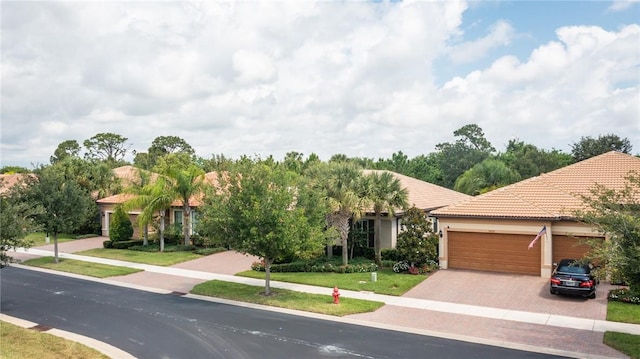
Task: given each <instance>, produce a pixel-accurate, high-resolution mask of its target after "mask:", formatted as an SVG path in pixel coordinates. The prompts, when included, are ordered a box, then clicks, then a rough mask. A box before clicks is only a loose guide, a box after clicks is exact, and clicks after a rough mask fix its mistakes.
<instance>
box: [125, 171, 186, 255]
mask: <svg viewBox="0 0 640 359" xmlns="http://www.w3.org/2000/svg"><path fill="white" fill-rule="evenodd" d="M143 176H144V175H143ZM142 178H146V177H142ZM172 188H173V182H172V181H171V180H169V179H168V178H167V177H165V176H159V177H158V178H157V179H156V180H155V181H153V182H151V181H148V182H147V181H145V180H144V179H141V183H140V186H138V187H137V188H136V189H135V190H131V189H130V190H129V191H132V192H131V193H132V194H133V196H132V197H131V198H130V199H129V200H127V201H126V202H125V203H124V204H123V208H124V209H125V210H131V209H141V210H142V211H141V213H140V214H139V215H138V218H137V224H138V225H139V226H144V227H146V226H148V225H149V223H151V222H153V220H154V219H155V218H156V216H157V217H158V218H159V226H158V227H159V228H158V232H159V233H158V239H159V241H160V252H164V230H165V217H166V212H167V209H169V208H171V203H173V201H174V199H175V197H174V194H173V193H172Z"/></svg>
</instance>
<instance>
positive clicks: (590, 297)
mask: <svg viewBox="0 0 640 359" xmlns="http://www.w3.org/2000/svg"><path fill="white" fill-rule="evenodd" d="M589 299H596V292H595V291H593V293H591V295H590V296H589Z"/></svg>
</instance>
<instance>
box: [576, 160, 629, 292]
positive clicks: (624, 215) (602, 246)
mask: <svg viewBox="0 0 640 359" xmlns="http://www.w3.org/2000/svg"><path fill="white" fill-rule="evenodd" d="M583 199H584V202H585V204H586V205H587V206H588V209H586V210H583V211H579V212H577V214H576V217H577V218H579V219H580V220H581V221H582V222H584V223H587V224H589V225H592V226H594V227H595V228H596V229H597V231H598V232H600V233H602V234H605V235H606V236H607V240H605V241H602V240H600V241H597V240H596V241H590V242H589V244H590V245H591V246H592V249H591V250H590V251H589V253H587V256H586V259H588V260H590V261H592V262H595V263H598V264H600V265H601V266H602V267H603V269H604V270H605V272H609V273H615V274H619V275H620V276H621V277H622V279H623V280H625V281H626V282H627V283H628V284H629V289H630V290H631V291H632V293H635V294H636V295H640V173H636V172H631V173H630V174H629V176H628V177H627V182H626V184H625V186H624V188H623V189H620V190H615V189H611V188H607V187H606V186H604V185H596V186H595V187H594V188H593V189H592V191H591V194H590V195H589V196H584V197H583Z"/></svg>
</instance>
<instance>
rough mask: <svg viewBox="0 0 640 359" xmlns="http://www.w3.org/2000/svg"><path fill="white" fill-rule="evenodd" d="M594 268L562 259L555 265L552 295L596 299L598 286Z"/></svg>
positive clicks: (551, 286)
mask: <svg viewBox="0 0 640 359" xmlns="http://www.w3.org/2000/svg"><path fill="white" fill-rule="evenodd" d="M597 284H598V280H597V279H596V277H595V273H594V271H593V266H592V265H591V264H586V263H582V262H579V261H576V260H575V259H562V260H561V261H560V262H559V263H557V264H555V268H554V270H553V273H552V274H551V281H550V283H549V285H550V287H549V291H550V292H551V294H558V293H560V294H569V295H580V296H583V297H587V298H591V299H594V298H595V297H596V285H597Z"/></svg>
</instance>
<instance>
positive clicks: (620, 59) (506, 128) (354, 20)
mask: <svg viewBox="0 0 640 359" xmlns="http://www.w3.org/2000/svg"><path fill="white" fill-rule="evenodd" d="M616 6H617V5H616ZM466 9H467V5H466V3H464V2H454V1H450V2H449V1H447V2H403V3H392V4H389V3H376V4H373V3H361V2H346V3H337V2H336V3H333V2H318V3H314V2H276V3H271V2H240V3H233V2H204V3H189V2H162V3H158V2H132V3H129V2H108V3H107V2H86V3H80V2H60V3H54V2H39V3H33V2H3V3H2V24H1V30H2V35H1V36H2V44H1V46H2V49H1V50H2V69H1V71H2V72H1V74H2V107H1V117H2V132H1V144H0V146H1V147H0V151H1V158H0V162H1V164H2V165H7V164H18V165H23V166H29V165H30V164H31V163H46V162H48V158H49V156H50V155H51V154H52V153H53V151H54V149H55V148H56V146H57V145H58V144H59V143H60V142H62V141H64V140H68V139H75V140H77V141H78V142H79V143H82V141H83V140H85V139H87V138H89V137H91V136H93V135H95V134H96V133H100V132H115V133H118V134H121V135H123V136H125V137H128V138H129V142H130V143H131V144H132V148H133V149H136V150H138V151H145V150H146V149H147V148H148V147H149V145H150V144H151V141H152V140H153V139H154V138H155V137H157V136H162V135H175V136H180V137H182V138H184V139H185V140H186V141H187V142H188V143H190V144H191V145H192V146H193V147H194V148H195V149H196V152H197V153H198V154H199V155H201V156H204V157H209V156H210V155H211V154H214V153H215V154H219V153H223V154H224V155H225V156H228V157H234V158H236V157H237V156H239V155H242V154H248V155H251V154H262V155H269V154H273V155H274V156H276V158H282V156H284V154H285V153H286V152H289V151H298V152H302V153H304V154H305V155H308V154H310V153H312V152H314V153H317V154H318V155H320V157H321V158H323V159H328V158H329V157H330V156H331V155H333V154H336V153H344V154H347V155H349V156H365V157H372V158H378V157H389V156H390V155H391V154H392V153H393V152H396V151H403V152H405V153H406V154H408V155H410V156H415V155H419V154H426V153H430V152H433V151H434V149H435V148H434V147H435V145H436V144H437V143H440V142H447V141H451V140H452V139H453V137H452V136H453V135H452V134H453V131H454V130H456V129H458V128H460V127H462V126H463V125H465V124H468V123H475V124H478V125H479V126H480V127H481V128H483V129H484V132H485V134H486V136H487V138H488V139H489V140H490V141H491V142H492V144H493V145H494V147H496V148H497V149H499V150H502V149H504V145H506V143H507V142H508V140H509V139H511V138H519V139H521V140H524V141H525V142H528V143H532V144H534V145H536V146H538V147H541V148H546V149H551V148H558V149H563V150H565V151H568V150H570V147H569V145H570V144H571V143H574V142H576V141H578V140H579V139H580V137H581V136H598V135H600V134H606V133H611V132H612V133H615V134H618V135H619V136H621V137H627V138H629V139H630V140H631V141H632V143H633V145H634V146H635V148H634V152H639V151H640V142H638V141H639V139H640V108H639V107H640V67H639V66H640V65H639V64H640V48H639V46H638V44H639V43H640V26H639V25H638V24H633V25H627V26H624V27H621V28H619V29H618V30H616V31H605V30H603V29H602V28H600V27H597V26H571V27H562V28H559V29H557V31H556V34H557V39H556V40H555V41H553V42H549V43H546V44H540V45H539V46H538V47H537V48H536V49H535V50H534V51H532V52H531V54H530V56H529V58H528V59H526V60H523V61H522V62H521V61H519V60H518V59H517V58H516V57H513V56H506V57H501V58H497V59H495V61H494V62H493V64H492V65H491V66H490V67H488V68H479V69H477V70H476V71H472V72H470V73H469V74H467V75H466V76H463V77H456V78H453V79H450V80H449V81H445V84H444V85H442V86H438V85H436V84H435V82H434V78H435V76H434V75H435V74H436V73H437V68H434V65H433V64H434V62H435V60H437V59H442V58H444V59H452V60H453V61H459V62H465V63H467V66H468V65H469V63H471V64H473V62H474V60H475V59H480V58H484V57H486V56H487V54H488V53H489V52H490V51H491V50H492V49H493V48H495V47H496V46H507V45H509V43H510V41H512V39H513V36H514V33H515V32H517V23H508V22H498V23H496V24H493V25H492V26H491V27H490V28H488V29H487V34H488V35H487V36H486V37H484V38H481V39H479V40H477V41H474V42H462V43H460V42H457V43H455V44H454V43H453V42H454V41H453V39H457V40H459V36H460V33H461V27H462V14H463V12H464V11H465V10H466Z"/></svg>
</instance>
